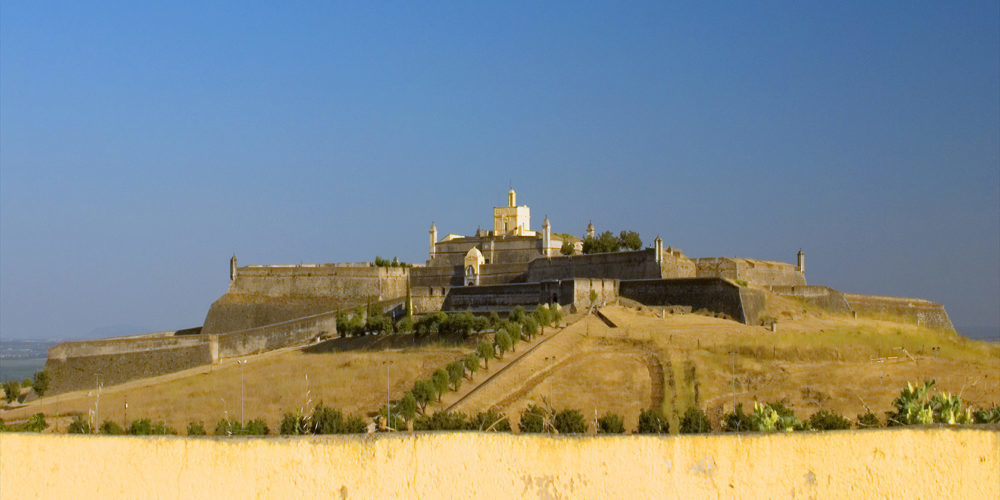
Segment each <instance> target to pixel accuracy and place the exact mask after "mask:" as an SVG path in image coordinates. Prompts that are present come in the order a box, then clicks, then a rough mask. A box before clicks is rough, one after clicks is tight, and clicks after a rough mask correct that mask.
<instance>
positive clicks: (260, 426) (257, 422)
mask: <svg viewBox="0 0 1000 500" xmlns="http://www.w3.org/2000/svg"><path fill="white" fill-rule="evenodd" d="M245 433H246V434H247V435H249V436H266V435H268V434H270V433H271V429H269V428H268V427H267V422H265V421H264V419H262V418H255V419H253V420H251V421H249V422H247V425H246V429H245Z"/></svg>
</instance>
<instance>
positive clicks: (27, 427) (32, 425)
mask: <svg viewBox="0 0 1000 500" xmlns="http://www.w3.org/2000/svg"><path fill="white" fill-rule="evenodd" d="M48 426H49V424H47V423H45V414H44V413H36V414H34V415H32V416H31V417H29V418H28V421H27V422H26V423H25V424H24V425H22V426H21V429H20V430H21V431H22V432H42V431H44V430H45V428H46V427H48Z"/></svg>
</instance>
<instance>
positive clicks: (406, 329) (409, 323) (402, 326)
mask: <svg viewBox="0 0 1000 500" xmlns="http://www.w3.org/2000/svg"><path fill="white" fill-rule="evenodd" d="M396 331H397V332H399V333H413V318H412V317H411V316H403V317H402V318H401V319H400V320H399V321H397V322H396Z"/></svg>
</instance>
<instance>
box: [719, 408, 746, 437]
mask: <svg viewBox="0 0 1000 500" xmlns="http://www.w3.org/2000/svg"><path fill="white" fill-rule="evenodd" d="M752 430H754V426H753V416H752V415H747V414H746V413H743V403H739V404H737V405H736V409H734V410H733V411H731V412H729V413H726V414H725V415H723V416H722V432H746V431H752Z"/></svg>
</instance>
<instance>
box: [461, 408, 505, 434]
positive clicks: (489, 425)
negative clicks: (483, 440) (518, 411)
mask: <svg viewBox="0 0 1000 500" xmlns="http://www.w3.org/2000/svg"><path fill="white" fill-rule="evenodd" d="M468 429H469V430H473V431H483V432H510V420H509V419H508V418H507V416H506V415H503V414H501V413H498V412H497V411H496V410H489V411H486V412H479V413H477V414H476V416H475V417H473V418H472V419H471V420H469V426H468Z"/></svg>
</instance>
